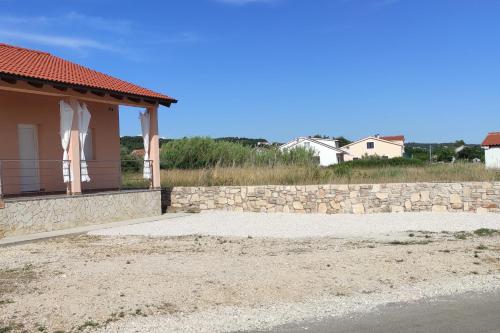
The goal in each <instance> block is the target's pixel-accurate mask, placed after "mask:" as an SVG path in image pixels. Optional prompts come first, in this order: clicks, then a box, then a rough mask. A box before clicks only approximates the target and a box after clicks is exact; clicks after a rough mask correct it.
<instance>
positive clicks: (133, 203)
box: [0, 190, 161, 237]
mask: <svg viewBox="0 0 500 333" xmlns="http://www.w3.org/2000/svg"><path fill="white" fill-rule="evenodd" d="M159 215H161V191H160V190H145V191H121V192H107V193H96V194H86V195H77V196H54V197H37V198H20V199H8V200H6V201H5V208H4V209H0V235H3V236H5V237H7V236H17V235H23V234H30V233H37V232H45V231H53V230H60V229H65V228H72V227H79V226H84V225H93V224H101V223H109V222H115V221H120V220H128V219H134V218H141V217H150V216H159Z"/></svg>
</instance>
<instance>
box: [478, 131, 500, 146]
mask: <svg viewBox="0 0 500 333" xmlns="http://www.w3.org/2000/svg"><path fill="white" fill-rule="evenodd" d="M481 146H500V132H491V133H489V134H488V136H487V137H486V139H484V141H483V143H481Z"/></svg>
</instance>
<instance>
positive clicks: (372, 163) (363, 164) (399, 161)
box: [332, 157, 425, 173]
mask: <svg viewBox="0 0 500 333" xmlns="http://www.w3.org/2000/svg"><path fill="white" fill-rule="evenodd" d="M424 164H425V162H423V161H421V160H417V159H409V158H404V157H396V158H390V159H388V158H381V157H367V158H363V159H360V160H354V161H347V162H345V163H341V164H337V165H334V166H332V168H334V170H335V171H336V172H340V173H346V171H347V170H349V169H353V168H382V167H389V166H391V167H393V166H400V167H404V166H422V165H424Z"/></svg>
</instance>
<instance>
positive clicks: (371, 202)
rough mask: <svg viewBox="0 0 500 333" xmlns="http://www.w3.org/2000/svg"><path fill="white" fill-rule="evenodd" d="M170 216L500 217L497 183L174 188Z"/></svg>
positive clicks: (499, 188)
mask: <svg viewBox="0 0 500 333" xmlns="http://www.w3.org/2000/svg"><path fill="white" fill-rule="evenodd" d="M170 201H171V206H170V208H169V210H170V211H204V210H229V211H240V212H243V211H245V212H285V213H324V214H339V213H342V214H365V213H366V214H368V213H387V212H395V213H400V212H496V213H500V182H467V183H465V182H464V183H409V184H406V183H400V184H364V185H359V184H355V185H307V186H280V185H270V186H230V187H176V188H173V189H172V191H171V197H170Z"/></svg>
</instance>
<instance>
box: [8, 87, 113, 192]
mask: <svg viewBox="0 0 500 333" xmlns="http://www.w3.org/2000/svg"><path fill="white" fill-rule="evenodd" d="M59 100H60V98H58V97H51V96H42V95H36V94H24V93H18V92H8V91H2V90H0V119H1V121H0V160H8V159H14V160H16V159H19V147H18V134H17V125H18V124H34V125H36V127H37V130H38V153H39V159H40V160H56V161H60V160H62V156H63V151H62V148H61V140H60V136H59ZM87 105H88V107H89V111H90V113H91V115H92V119H91V121H90V128H91V129H92V133H93V136H94V137H93V142H94V144H93V150H94V157H95V160H96V162H90V163H89V174H90V176H91V178H92V179H93V182H92V183H90V184H86V185H84V188H85V187H92V188H95V187H98V186H97V185H100V187H101V188H113V187H118V185H119V177H120V174H119V168H118V166H119V162H118V161H119V160H120V134H119V115H118V107H116V106H113V105H108V104H102V103H91V102H89V103H87ZM104 161H115V162H113V163H110V162H104ZM117 163H118V165H117ZM110 165H112V166H113V167H111V166H110ZM106 166H107V168H103V167H106ZM2 167H3V179H4V193H16V192H18V191H19V185H18V184H19V163H17V162H3V163H2ZM40 182H41V185H42V188H43V189H44V190H45V191H64V190H65V188H66V187H65V184H64V183H63V181H62V171H61V164H60V162H55V161H53V162H40Z"/></svg>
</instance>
